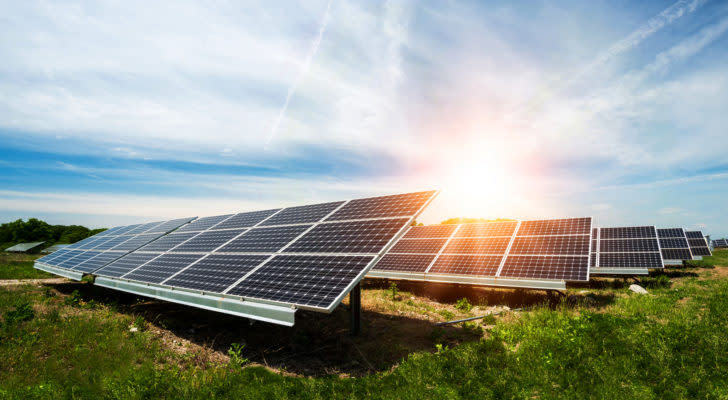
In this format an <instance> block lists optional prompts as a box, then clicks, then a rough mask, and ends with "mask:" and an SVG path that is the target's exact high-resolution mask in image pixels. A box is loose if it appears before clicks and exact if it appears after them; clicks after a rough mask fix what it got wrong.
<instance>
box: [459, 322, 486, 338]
mask: <svg viewBox="0 0 728 400" xmlns="http://www.w3.org/2000/svg"><path fill="white" fill-rule="evenodd" d="M463 330H464V331H465V333H466V334H469V335H474V336H482V335H483V328H482V327H481V326H480V325H479V324H478V323H475V322H465V323H463Z"/></svg>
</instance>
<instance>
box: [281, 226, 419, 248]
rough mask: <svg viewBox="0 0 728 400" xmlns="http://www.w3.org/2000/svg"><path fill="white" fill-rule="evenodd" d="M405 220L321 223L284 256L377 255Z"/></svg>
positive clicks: (291, 246) (294, 243) (292, 246)
mask: <svg viewBox="0 0 728 400" xmlns="http://www.w3.org/2000/svg"><path fill="white" fill-rule="evenodd" d="M407 222H408V218H397V219H383V220H371V221H354V222H338V223H324V224H320V225H317V226H315V227H314V228H313V229H311V230H310V231H308V232H307V233H305V234H304V235H303V236H302V237H301V238H299V239H298V240H296V241H295V242H293V244H292V245H290V246H289V247H287V248H286V249H285V252H287V253H378V252H379V251H381V250H382V249H383V248H384V246H385V245H386V244H387V243H389V241H390V240H391V239H392V238H393V237H394V236H395V235H396V234H397V232H399V230H400V229H402V227H403V225H404V224H406V223H407Z"/></svg>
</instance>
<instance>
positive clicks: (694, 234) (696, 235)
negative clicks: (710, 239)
mask: <svg viewBox="0 0 728 400" xmlns="http://www.w3.org/2000/svg"><path fill="white" fill-rule="evenodd" d="M685 237H687V238H688V239H701V240H705V237H704V236H703V232H701V231H685Z"/></svg>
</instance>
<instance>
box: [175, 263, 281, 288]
mask: <svg viewBox="0 0 728 400" xmlns="http://www.w3.org/2000/svg"><path fill="white" fill-rule="evenodd" d="M267 259H268V256H266V255H257V256H256V255H245V254H240V255H226V254H211V255H208V256H206V257H205V258H203V259H201V260H200V261H198V262H197V263H195V264H193V265H192V266H190V267H189V268H187V269H185V270H183V271H181V272H180V273H179V274H177V275H174V276H172V277H170V278H169V279H168V280H166V281H164V282H163V283H164V284H165V285H169V286H175V287H181V288H187V289H196V290H202V291H206V292H215V293H222V292H223V291H224V290H225V289H226V288H227V287H229V286H230V285H232V284H233V283H235V282H237V281H238V280H239V279H240V278H242V277H243V276H245V275H246V274H247V273H248V272H250V271H252V270H253V268H255V267H257V266H258V265H260V264H261V263H263V261H265V260H267Z"/></svg>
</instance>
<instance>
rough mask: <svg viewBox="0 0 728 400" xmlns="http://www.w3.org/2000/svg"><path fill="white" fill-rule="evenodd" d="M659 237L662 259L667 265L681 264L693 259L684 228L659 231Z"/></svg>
mask: <svg viewBox="0 0 728 400" xmlns="http://www.w3.org/2000/svg"><path fill="white" fill-rule="evenodd" d="M657 236H658V237H659V238H660V248H661V251H662V259H663V262H664V263H665V264H671V265H672V264H681V263H682V261H683V260H692V259H693V255H692V253H691V252H690V245H689V244H688V241H687V238H686V237H685V230H684V229H683V228H664V229H658V230H657Z"/></svg>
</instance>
